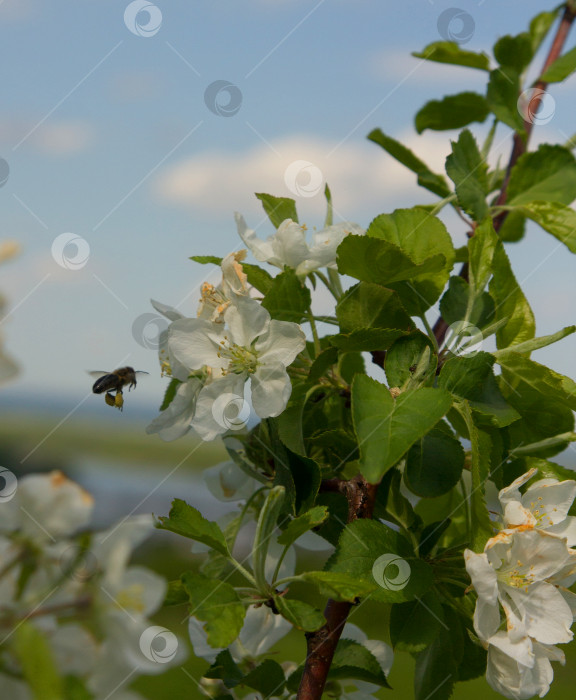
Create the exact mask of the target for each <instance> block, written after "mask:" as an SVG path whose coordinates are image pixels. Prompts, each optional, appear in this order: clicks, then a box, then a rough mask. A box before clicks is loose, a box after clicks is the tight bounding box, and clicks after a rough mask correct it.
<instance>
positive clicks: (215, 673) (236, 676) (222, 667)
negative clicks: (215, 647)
mask: <svg viewBox="0 0 576 700" xmlns="http://www.w3.org/2000/svg"><path fill="white" fill-rule="evenodd" d="M204 678H219V679H220V680H221V681H223V682H224V685H225V686H226V687H227V688H234V687H235V686H237V685H238V684H239V683H241V682H242V679H243V678H244V674H243V673H242V671H241V670H240V668H239V667H238V665H237V663H236V662H235V661H234V659H233V658H232V655H231V654H230V652H229V651H228V649H224V650H223V651H221V652H220V653H219V654H218V656H217V657H216V659H215V661H214V663H213V664H212V666H210V668H209V669H208V670H207V671H206V673H205V674H204Z"/></svg>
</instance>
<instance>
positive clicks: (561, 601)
mask: <svg viewBox="0 0 576 700" xmlns="http://www.w3.org/2000/svg"><path fill="white" fill-rule="evenodd" d="M536 472H537V470H536V469H531V470H530V471H529V472H527V473H526V474H524V475H523V476H521V477H519V478H518V479H516V480H515V481H514V482H513V483H512V484H511V485H510V486H508V487H506V488H504V489H502V490H501V491H500V494H499V499H500V503H501V505H502V509H503V529H502V531H501V532H500V533H498V534H497V535H496V536H495V537H492V538H491V539H489V540H488V542H487V543H486V546H485V548H484V552H483V553H481V554H477V553H475V552H472V551H470V550H466V551H465V553H464V556H465V560H466V569H467V570H468V574H469V575H470V578H471V579H472V584H473V586H474V588H475V589H476V592H477V594H478V601H477V603H476V609H475V611H474V629H475V630H476V633H477V635H478V637H479V639H480V641H481V642H482V644H483V645H484V646H485V648H486V649H487V650H488V666H487V670H486V679H487V681H488V683H489V684H490V685H491V686H492V688H494V690H496V691H497V692H499V693H501V694H502V695H504V696H506V697H508V698H514V699H515V700H522V699H523V698H531V697H533V696H534V695H539V696H540V697H542V696H544V695H545V694H546V693H547V692H548V690H549V688H550V683H551V682H552V680H553V677H554V672H553V669H552V665H551V663H550V662H551V661H560V662H561V663H564V661H565V659H564V653H563V652H562V651H561V650H560V649H558V648H557V647H556V646H554V645H555V644H564V643H566V642H569V641H570V640H571V639H572V638H573V633H572V631H571V629H570V627H571V625H572V623H573V621H574V614H575V613H576V594H574V593H572V592H571V591H570V590H569V586H571V585H572V584H573V583H574V582H575V581H576V549H572V547H573V545H576V518H574V517H572V516H569V515H568V511H569V509H570V506H571V505H572V502H573V500H574V497H575V496H576V481H573V480H567V481H562V482H558V481H557V480H555V479H541V480H540V481H537V482H536V483H535V484H533V485H532V486H530V487H529V488H528V489H527V490H526V492H525V493H524V494H521V492H520V487H521V486H523V485H524V484H525V483H526V482H527V481H528V480H529V479H531V478H532V477H533V476H534V474H535V473H536Z"/></svg>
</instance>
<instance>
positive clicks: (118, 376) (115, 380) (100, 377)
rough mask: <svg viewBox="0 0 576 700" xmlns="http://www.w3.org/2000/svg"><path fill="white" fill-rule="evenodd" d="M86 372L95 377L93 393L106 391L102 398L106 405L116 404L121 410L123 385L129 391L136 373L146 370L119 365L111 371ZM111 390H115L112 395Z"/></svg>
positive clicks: (133, 383) (133, 384)
mask: <svg viewBox="0 0 576 700" xmlns="http://www.w3.org/2000/svg"><path fill="white" fill-rule="evenodd" d="M88 374H89V375H90V376H92V377H97V379H96V381H95V382H94V386H93V387H92V391H93V392H94V393H95V394H103V393H104V392H106V396H105V397H104V399H105V401H106V403H107V404H108V406H116V408H118V409H120V410H122V406H123V405H124V397H123V395H122V389H123V387H125V386H128V391H130V389H131V388H132V387H133V386H134V387H135V386H136V375H137V374H148V372H136V371H134V368H133V367H119V368H118V369H115V370H114V371H113V372H88ZM113 391H115V392H116V395H114V396H113V395H112V392H113Z"/></svg>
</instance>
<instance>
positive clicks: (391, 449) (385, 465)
mask: <svg viewBox="0 0 576 700" xmlns="http://www.w3.org/2000/svg"><path fill="white" fill-rule="evenodd" d="M451 405H452V397H451V395H450V394H449V393H448V392H445V391H442V390H439V389H429V388H421V389H416V390H415V391H412V392H410V393H404V394H400V396H398V398H396V399H393V398H392V396H391V394H390V391H389V390H388V389H387V388H386V387H385V386H384V385H383V384H380V383H379V382H377V381H375V380H374V379H371V378H370V377H366V376H363V375H358V376H357V377H356V378H355V379H354V383H353V384H352V416H353V420H354V428H355V430H356V435H357V437H358V444H359V446H360V456H361V459H360V471H361V472H362V474H363V476H364V477H365V478H366V479H367V480H368V481H370V482H371V483H373V484H377V483H378V482H379V481H380V479H381V478H382V477H383V476H384V474H385V473H386V472H387V471H388V469H390V467H393V466H394V464H396V462H398V460H399V459H401V458H402V457H403V456H404V455H405V454H406V452H407V451H408V450H409V449H410V447H411V446H412V445H413V444H414V443H415V442H416V440H418V439H419V438H421V437H422V436H423V435H425V434H426V433H427V432H428V431H429V430H431V429H432V428H433V427H434V425H435V424H436V423H437V422H438V421H439V420H440V418H442V416H444V415H445V413H446V412H447V411H448V409H449V408H450V406H451Z"/></svg>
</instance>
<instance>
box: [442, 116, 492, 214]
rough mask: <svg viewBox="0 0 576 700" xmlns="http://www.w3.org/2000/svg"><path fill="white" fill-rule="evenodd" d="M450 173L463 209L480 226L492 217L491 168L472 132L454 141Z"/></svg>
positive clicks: (464, 132) (447, 168)
mask: <svg viewBox="0 0 576 700" xmlns="http://www.w3.org/2000/svg"><path fill="white" fill-rule="evenodd" d="M446 172H447V173H448V175H449V177H450V179H451V180H452V182H453V183H454V185H455V187H456V195H457V196H458V203H459V204H460V206H461V207H462V208H463V209H464V211H465V212H467V213H468V214H470V215H471V216H472V217H473V219H474V220H475V221H477V222H478V223H480V222H481V221H483V220H484V219H485V218H486V215H487V214H488V205H487V204H486V195H487V194H488V178H487V173H488V165H487V164H486V162H485V161H484V158H483V157H482V155H481V154H480V150H479V149H478V145H477V144H476V140H475V139H474V137H473V136H472V134H471V133H470V131H468V129H464V131H462V132H461V134H460V138H459V139H458V141H455V142H454V141H453V142H452V153H451V154H450V155H449V156H448V157H447V158H446Z"/></svg>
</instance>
